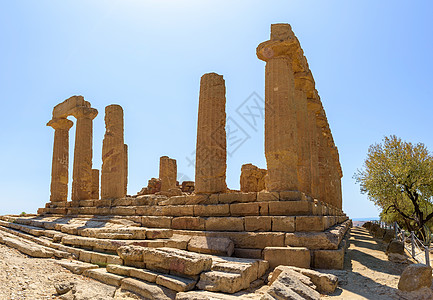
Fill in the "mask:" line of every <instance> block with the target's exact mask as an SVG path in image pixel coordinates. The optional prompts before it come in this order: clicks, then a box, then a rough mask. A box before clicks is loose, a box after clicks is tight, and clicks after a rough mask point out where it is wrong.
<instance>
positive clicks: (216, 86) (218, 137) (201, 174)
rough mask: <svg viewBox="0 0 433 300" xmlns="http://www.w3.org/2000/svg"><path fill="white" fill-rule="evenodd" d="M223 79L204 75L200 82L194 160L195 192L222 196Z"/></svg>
mask: <svg viewBox="0 0 433 300" xmlns="http://www.w3.org/2000/svg"><path fill="white" fill-rule="evenodd" d="M225 92H226V89H225V82H224V79H223V76H221V75H218V74H216V73H208V74H204V75H203V76H202V77H201V80H200V98H199V107H198V122H197V145H196V161H195V192H196V193H221V192H225V191H226V189H227V185H226V167H227V165H226V157H227V150H226V130H225V124H226V112H225V105H226V97H225Z"/></svg>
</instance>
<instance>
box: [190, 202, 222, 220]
mask: <svg viewBox="0 0 433 300" xmlns="http://www.w3.org/2000/svg"><path fill="white" fill-rule="evenodd" d="M194 215H195V216H201V217H216V216H230V206H229V205H228V204H217V205H194Z"/></svg>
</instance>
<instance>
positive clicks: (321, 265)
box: [312, 241, 346, 270]
mask: <svg viewBox="0 0 433 300" xmlns="http://www.w3.org/2000/svg"><path fill="white" fill-rule="evenodd" d="M345 244H346V242H345V241H342V242H341V245H340V248H339V249H338V250H313V251H312V252H313V261H312V267H313V268H316V269H337V270H342V269H343V264H344V250H345V248H346V246H345Z"/></svg>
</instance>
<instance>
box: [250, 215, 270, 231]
mask: <svg viewBox="0 0 433 300" xmlns="http://www.w3.org/2000/svg"><path fill="white" fill-rule="evenodd" d="M271 228H272V218H271V217H269V216H260V217H253V216H252V217H245V230H246V231H271Z"/></svg>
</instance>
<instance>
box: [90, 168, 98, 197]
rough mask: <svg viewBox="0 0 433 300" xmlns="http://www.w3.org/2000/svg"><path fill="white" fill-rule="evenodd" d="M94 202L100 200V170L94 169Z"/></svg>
mask: <svg viewBox="0 0 433 300" xmlns="http://www.w3.org/2000/svg"><path fill="white" fill-rule="evenodd" d="M91 198H92V199H94V200H97V199H99V170H98V169H92V195H91Z"/></svg>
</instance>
